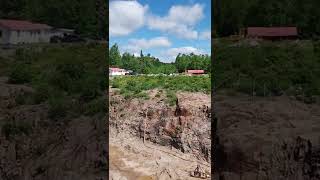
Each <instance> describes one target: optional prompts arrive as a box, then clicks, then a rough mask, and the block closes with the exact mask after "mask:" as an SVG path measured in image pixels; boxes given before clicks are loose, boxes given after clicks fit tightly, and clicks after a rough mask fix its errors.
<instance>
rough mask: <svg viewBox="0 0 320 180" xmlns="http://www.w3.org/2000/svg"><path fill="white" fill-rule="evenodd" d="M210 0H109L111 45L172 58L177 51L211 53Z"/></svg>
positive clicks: (161, 58) (171, 59)
mask: <svg viewBox="0 0 320 180" xmlns="http://www.w3.org/2000/svg"><path fill="white" fill-rule="evenodd" d="M210 3H211V0H174V1H173V0H133V1H128V0H126V1H125V0H112V1H110V2H109V18H110V20H109V22H110V24H109V28H110V29H109V35H110V43H109V44H110V46H112V45H113V44H114V43H117V44H118V45H119V48H120V51H121V53H123V52H129V53H132V54H135V55H138V54H140V50H142V51H143V53H144V54H148V53H150V54H151V55H152V56H155V57H157V58H159V59H160V60H161V61H163V62H173V61H174V60H175V57H176V55H177V54H178V53H186V54H189V53H191V52H193V53H195V54H210V51H211V41H210V34H211V31H210V29H211V4H210Z"/></svg>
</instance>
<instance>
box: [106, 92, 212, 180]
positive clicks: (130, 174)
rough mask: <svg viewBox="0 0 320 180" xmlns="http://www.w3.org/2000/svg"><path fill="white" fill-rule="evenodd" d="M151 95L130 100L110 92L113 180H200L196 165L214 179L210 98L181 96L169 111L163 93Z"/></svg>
mask: <svg viewBox="0 0 320 180" xmlns="http://www.w3.org/2000/svg"><path fill="white" fill-rule="evenodd" d="M147 93H148V95H149V99H131V100H127V99H124V98H123V97H122V96H121V95H120V94H119V92H118V90H117V89H110V94H109V95H110V96H109V97H110V107H109V114H110V115H109V117H110V119H109V128H110V131H109V145H110V176H109V177H110V179H113V180H120V179H168V180H170V179H196V178H192V177H191V176H190V172H191V171H193V170H194V169H195V168H196V167H197V165H200V166H201V168H203V170H204V171H207V174H210V158H211V139H210V134H211V131H210V130H211V123H210V121H211V113H210V112H211V106H210V96H209V95H206V94H203V93H183V92H179V93H177V99H178V101H177V102H176V104H175V105H174V106H169V105H168V104H167V103H166V101H165V99H166V95H165V92H164V91H161V90H151V91H148V92H147ZM144 127H145V128H144ZM144 139H145V142H144Z"/></svg>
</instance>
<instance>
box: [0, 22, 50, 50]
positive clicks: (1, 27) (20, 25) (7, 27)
mask: <svg viewBox="0 0 320 180" xmlns="http://www.w3.org/2000/svg"><path fill="white" fill-rule="evenodd" d="M53 35H54V33H53V32H52V27H51V26H48V25H46V24H39V23H32V22H29V21H21V20H7V19H0V44H24V43H40V42H46V43H48V42H50V38H51V37H52V36H53Z"/></svg>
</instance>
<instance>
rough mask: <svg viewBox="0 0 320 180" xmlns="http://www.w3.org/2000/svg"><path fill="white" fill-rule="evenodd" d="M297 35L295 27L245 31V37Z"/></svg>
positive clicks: (256, 28) (253, 28)
mask: <svg viewBox="0 0 320 180" xmlns="http://www.w3.org/2000/svg"><path fill="white" fill-rule="evenodd" d="M297 35H298V31H297V27H248V29H247V36H260V37H261V36H264V37H284V36H297Z"/></svg>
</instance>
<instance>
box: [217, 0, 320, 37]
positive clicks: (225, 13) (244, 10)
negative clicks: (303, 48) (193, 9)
mask: <svg viewBox="0 0 320 180" xmlns="http://www.w3.org/2000/svg"><path fill="white" fill-rule="evenodd" d="M319 7H320V1H319V0H281V1H279V0H268V1H266V0H215V1H214V33H213V34H214V36H216V37H222V36H229V35H233V34H237V33H238V32H239V30H240V29H241V28H244V27H248V26H297V27H298V31H299V34H300V36H301V37H302V38H318V37H319V36H320V24H319V23H317V22H318V21H319V19H320V11H319Z"/></svg>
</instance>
